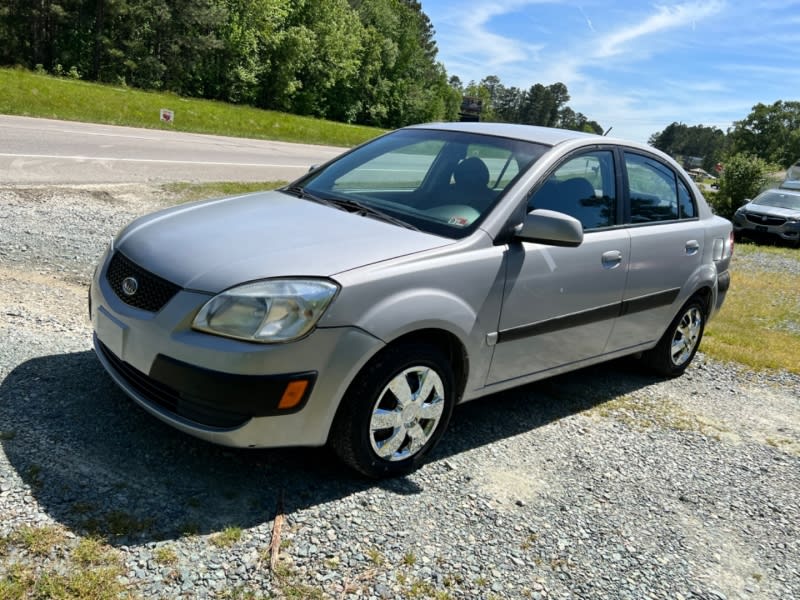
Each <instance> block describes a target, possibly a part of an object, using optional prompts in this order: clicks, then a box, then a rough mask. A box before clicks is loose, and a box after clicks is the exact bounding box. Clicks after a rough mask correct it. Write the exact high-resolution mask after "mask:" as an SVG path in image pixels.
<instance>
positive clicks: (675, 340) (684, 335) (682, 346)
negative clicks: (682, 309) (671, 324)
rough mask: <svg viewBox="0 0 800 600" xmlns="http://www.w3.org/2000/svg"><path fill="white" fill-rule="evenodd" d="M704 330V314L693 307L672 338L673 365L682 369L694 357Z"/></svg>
mask: <svg viewBox="0 0 800 600" xmlns="http://www.w3.org/2000/svg"><path fill="white" fill-rule="evenodd" d="M702 329H703V313H702V311H701V310H700V309H699V308H697V307H696V306H693V307H691V308H690V309H689V310H687V311H686V314H684V315H683V318H682V319H681V322H680V323H679V324H678V327H677V328H676V329H675V335H674V336H672V344H671V348H670V355H671V356H672V364H674V365H675V366H676V367H680V366H681V365H683V364H684V363H685V362H686V361H687V360H689V359H690V358H691V356H692V352H693V351H694V349H695V347H696V346H697V343H698V342H699V341H700V333H701V331H702Z"/></svg>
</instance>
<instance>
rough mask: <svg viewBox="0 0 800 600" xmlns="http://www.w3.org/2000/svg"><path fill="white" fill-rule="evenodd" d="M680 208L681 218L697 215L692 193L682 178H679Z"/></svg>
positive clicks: (691, 217)
mask: <svg viewBox="0 0 800 600" xmlns="http://www.w3.org/2000/svg"><path fill="white" fill-rule="evenodd" d="M678 208H679V209H680V214H679V215H678V218H679V219H694V218H695V217H696V216H697V208H696V207H695V205H694V200H693V199H692V194H691V192H690V191H689V188H687V187H686V184H685V183H683V182H682V181H681V180H680V179H678Z"/></svg>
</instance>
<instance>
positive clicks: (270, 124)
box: [0, 69, 383, 147]
mask: <svg viewBox="0 0 800 600" xmlns="http://www.w3.org/2000/svg"><path fill="white" fill-rule="evenodd" d="M162 108H167V109H170V110H172V111H174V113H175V120H174V122H173V123H172V124H167V123H163V122H161V120H160V118H159V111H160V109H162ZM0 113H2V114H8V115H22V116H28V117H45V118H50V119H63V120H66V121H83V122H89V123H106V124H110V125H127V126H132V127H147V128H149V129H168V130H177V131H187V132H195V133H211V134H217V135H228V136H234V137H248V138H261V139H268V140H281V141H286V142H302V143H308V144H327V145H331V146H345V147H349V146H354V145H356V144H360V143H361V142H364V141H366V140H368V139H371V138H373V137H375V136H377V135H379V134H381V133H382V132H383V130H380V129H375V128H372V127H364V126H361V125H348V124H345V123H335V122H332V121H323V120H321V119H313V118H310V117H300V116H297V115H290V114H285V113H279V112H274V111H266V110H260V109H256V108H252V107H249V106H241V105H233V104H227V103H225V102H214V101H210V100H196V99H188V98H181V97H179V96H176V95H175V94H169V93H161V92H147V91H142V90H136V89H133V88H128V87H115V86H111V85H102V84H97V83H89V82H86V81H79V80H75V79H64V78H59V77H52V76H49V75H40V74H38V73H32V72H30V71H26V70H23V69H0Z"/></svg>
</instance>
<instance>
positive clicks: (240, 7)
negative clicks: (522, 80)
mask: <svg viewBox="0 0 800 600" xmlns="http://www.w3.org/2000/svg"><path fill="white" fill-rule="evenodd" d="M433 36H434V31H433V27H432V25H431V22H430V20H429V19H428V17H427V16H426V15H425V13H424V12H423V11H422V6H421V4H420V3H419V2H417V1H416V0H363V1H356V0H350V1H348V0H326V1H325V2H321V1H319V0H252V1H251V0H114V1H113V2H110V1H102V0H101V1H93V2H84V1H81V2H79V1H77V0H40V1H37V2H28V0H0V39H2V40H3V44H2V45H0V65H21V66H24V67H25V68H27V69H34V68H36V69H37V70H38V71H43V72H47V73H51V74H55V75H58V76H65V77H70V78H74V79H77V78H83V79H85V80H89V81H99V82H106V83H112V84H116V85H130V86H133V87H137V88H143V89H150V90H163V91H169V92H173V93H176V94H180V95H182V96H190V97H199V98H206V99H214V100H224V101H228V102H234V103H248V104H253V105H255V106H258V107H260V108H269V109H276V110H280V111H287V112H292V113H295V114H301V115H310V116H315V117H322V118H326V119H334V120H338V121H345V122H348V123H362V124H369V125H375V126H379V127H397V126H401V125H406V124H409V123H414V122H419V121H430V120H443V119H452V118H455V117H456V111H457V102H456V98H455V95H454V94H453V91H452V89H451V88H450V87H449V86H448V85H447V74H446V73H445V71H444V69H443V68H442V67H441V65H440V64H438V63H437V62H436V53H437V49H436V43H435V42H434V39H433Z"/></svg>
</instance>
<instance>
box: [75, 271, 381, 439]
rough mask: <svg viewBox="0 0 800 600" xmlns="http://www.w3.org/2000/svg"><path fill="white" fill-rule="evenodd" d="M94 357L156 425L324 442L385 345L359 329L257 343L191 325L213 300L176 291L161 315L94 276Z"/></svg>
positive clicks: (200, 433)
mask: <svg viewBox="0 0 800 600" xmlns="http://www.w3.org/2000/svg"><path fill="white" fill-rule="evenodd" d="M89 293H90V314H91V320H92V325H93V328H94V332H95V333H94V347H95V352H96V354H97V356H98V358H99V360H100V362H101V364H102V365H103V367H104V368H105V369H106V371H107V372H108V373H109V375H110V376H111V377H112V379H113V380H114V381H115V382H116V383H117V385H119V387H121V388H122V389H123V390H124V391H125V393H126V394H127V395H128V396H130V397H131V398H132V399H133V400H134V401H135V402H136V403H137V404H139V405H140V406H142V407H143V408H144V409H145V410H146V411H147V412H149V413H150V414H152V415H154V416H155V417H157V418H158V419H160V420H162V421H164V422H166V423H168V424H169V425H172V426H173V427H175V428H176V429H179V430H181V431H183V432H185V433H188V434H190V435H193V436H195V437H199V438H202V439H204V440H207V441H210V442H214V443H218V444H223V445H226V446H237V447H279V446H319V445H322V444H324V443H325V442H326V440H327V436H328V430H329V429H330V424H331V422H332V421H333V417H334V415H335V413H336V409H337V408H338V405H339V402H340V401H341V398H342V396H343V395H344V393H345V391H346V390H347V387H348V385H349V384H350V382H351V381H352V379H353V378H354V377H355V376H356V374H357V373H358V371H359V370H360V369H361V368H362V367H363V365H364V364H365V363H366V362H367V360H368V359H369V358H370V357H371V356H373V355H374V354H375V353H376V352H377V351H378V350H379V349H380V348H381V347H382V346H383V342H382V341H381V340H379V339H378V338H375V337H373V336H371V335H369V334H368V333H366V332H364V331H363V330H361V329H358V328H354V327H337V328H318V329H316V330H315V331H314V332H313V333H311V334H310V335H309V336H307V337H305V338H303V339H301V340H297V341H295V342H291V343H285V344H257V343H249V342H243V341H238V340H233V339H229V338H224V337H218V336H214V335H210V334H206V333H203V332H199V331H195V330H193V329H192V328H191V322H192V319H193V318H194V316H195V315H196V314H197V311H199V310H200V308H201V307H202V306H203V304H204V303H205V302H206V301H207V300H208V299H209V298H210V296H209V295H207V294H201V293H197V292H190V291H186V290H181V291H178V292H177V293H176V294H175V295H174V296H173V297H172V298H171V299H170V300H169V301H168V302H167V303H166V304H165V305H164V306H163V308H161V310H159V311H158V312H148V311H145V310H142V309H139V308H136V307H133V306H129V305H128V304H126V303H124V302H123V301H122V300H120V298H119V297H118V295H117V294H116V293H115V292H114V290H113V289H112V287H111V285H110V284H109V282H108V280H107V278H106V276H105V267H103V268H100V269H98V270H97V273H96V276H95V278H94V280H93V282H92V287H91V289H90V292H89Z"/></svg>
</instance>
